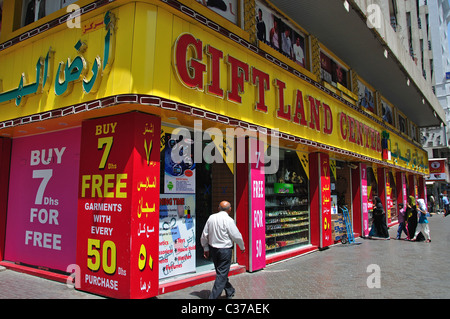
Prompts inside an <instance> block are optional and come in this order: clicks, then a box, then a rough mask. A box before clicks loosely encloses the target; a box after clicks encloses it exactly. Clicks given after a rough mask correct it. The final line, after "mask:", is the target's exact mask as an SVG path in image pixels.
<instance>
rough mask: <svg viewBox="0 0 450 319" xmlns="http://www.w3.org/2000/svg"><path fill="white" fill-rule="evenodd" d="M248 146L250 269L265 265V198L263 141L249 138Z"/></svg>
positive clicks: (257, 268)
mask: <svg viewBox="0 0 450 319" xmlns="http://www.w3.org/2000/svg"><path fill="white" fill-rule="evenodd" d="M249 147H250V150H249V151H250V185H251V186H250V187H249V190H250V214H251V215H250V223H251V224H250V227H251V230H250V236H251V238H250V271H256V270H259V269H262V268H264V267H265V266H266V217H265V215H266V199H265V177H264V142H262V141H258V140H256V139H249Z"/></svg>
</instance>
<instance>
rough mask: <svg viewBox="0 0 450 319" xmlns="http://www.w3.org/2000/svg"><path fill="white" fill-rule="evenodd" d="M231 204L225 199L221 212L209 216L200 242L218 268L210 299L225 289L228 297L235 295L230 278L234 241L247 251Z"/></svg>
mask: <svg viewBox="0 0 450 319" xmlns="http://www.w3.org/2000/svg"><path fill="white" fill-rule="evenodd" d="M230 213H231V204H230V203H229V202H227V201H223V202H221V203H220V205H219V212H218V213H215V214H212V215H211V216H209V218H208V221H207V222H206V225H205V228H204V229H203V233H202V236H201V238H200V242H201V244H202V247H203V250H204V255H203V256H204V257H205V258H209V255H210V253H211V258H212V260H213V262H214V267H215V269H216V281H215V282H214V286H213V289H212V290H211V294H210V295H209V299H217V298H218V297H219V296H220V295H221V294H222V290H224V289H225V293H226V295H227V298H232V297H233V296H234V292H235V289H234V288H233V286H232V285H231V283H230V281H229V280H228V272H229V271H230V266H231V255H232V253H233V242H235V243H236V244H238V245H239V247H240V248H241V251H242V252H244V251H245V246H244V241H243V239H242V235H241V233H240V232H239V230H238V228H237V227H236V224H235V223H234V220H233V219H232V218H231V217H230V215H229V214H230Z"/></svg>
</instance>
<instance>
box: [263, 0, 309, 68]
mask: <svg viewBox="0 0 450 319" xmlns="http://www.w3.org/2000/svg"><path fill="white" fill-rule="evenodd" d="M256 36H257V38H258V40H259V41H260V42H263V43H265V44H267V45H269V46H271V47H272V48H274V49H275V50H277V51H279V52H280V53H282V54H283V55H285V56H286V57H288V58H289V59H291V60H293V61H295V62H296V63H297V64H298V65H301V66H302V67H306V64H305V61H306V55H305V36H304V35H303V34H302V33H301V32H300V31H299V30H296V29H295V28H292V27H291V26H290V25H289V24H288V23H287V21H285V20H284V19H282V18H281V17H280V16H279V15H277V14H275V12H274V11H272V10H271V9H269V8H268V7H266V6H265V5H263V4H262V3H260V2H259V1H257V2H256Z"/></svg>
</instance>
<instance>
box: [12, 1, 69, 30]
mask: <svg viewBox="0 0 450 319" xmlns="http://www.w3.org/2000/svg"><path fill="white" fill-rule="evenodd" d="M76 1H77V0H23V1H22V23H21V25H22V26H26V25H28V24H30V23H33V22H34V21H37V20H39V19H42V18H43V17H45V16H48V15H49V14H51V13H53V12H55V11H58V10H59V9H62V8H65V7H67V6H68V5H69V4H72V3H74V2H76Z"/></svg>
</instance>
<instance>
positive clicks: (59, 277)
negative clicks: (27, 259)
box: [0, 261, 72, 283]
mask: <svg viewBox="0 0 450 319" xmlns="http://www.w3.org/2000/svg"><path fill="white" fill-rule="evenodd" d="M0 266H3V267H5V268H7V269H10V270H14V271H17V272H20V273H24V274H28V275H32V276H36V277H41V278H44V279H49V280H53V281H57V282H61V283H67V279H68V278H70V276H67V275H65V274H58V273H55V272H52V271H49V270H43V269H39V268H33V267H29V266H24V265H18V264H15V263H12V262H7V261H0ZM71 280H72V279H71Z"/></svg>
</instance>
